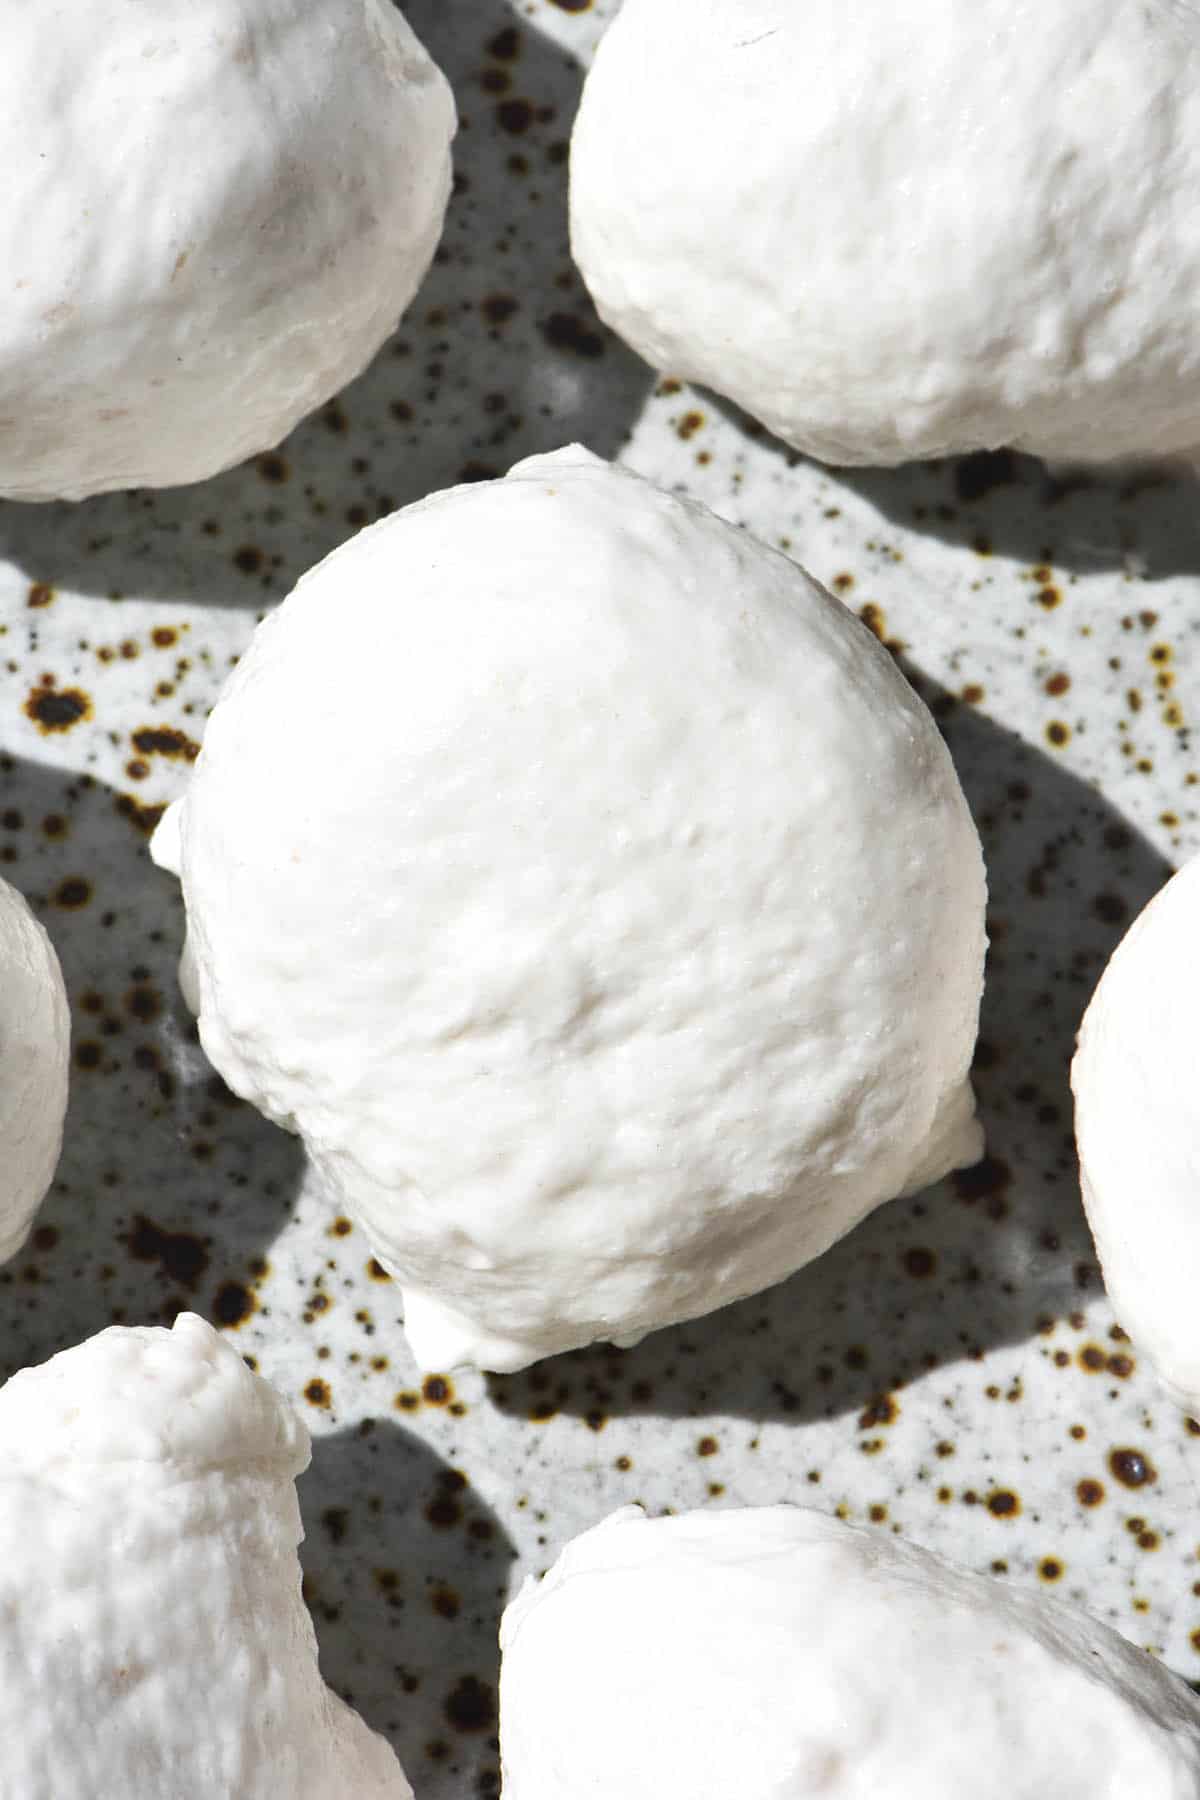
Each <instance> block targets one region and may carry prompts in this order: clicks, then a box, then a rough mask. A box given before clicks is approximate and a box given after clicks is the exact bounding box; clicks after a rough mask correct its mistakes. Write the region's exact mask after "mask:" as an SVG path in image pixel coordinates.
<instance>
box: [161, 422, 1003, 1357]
mask: <svg viewBox="0 0 1200 1800" xmlns="http://www.w3.org/2000/svg"><path fill="white" fill-rule="evenodd" d="M331 621H336V626H337V629H336V630H331ZM157 853H158V855H159V857H160V859H162V860H164V861H166V862H168V863H170V862H174V861H177V860H179V859H181V862H182V875H183V884H184V892H185V897H186V901H187V906H188V914H189V921H190V934H191V942H190V946H189V951H188V955H187V959H186V963H187V968H186V976H187V984H188V987H189V988H190V989H191V990H192V991H193V992H194V993H195V994H196V997H197V998H198V1000H199V1007H200V1031H201V1036H202V1039H203V1042H204V1045H205V1048H206V1050H207V1051H208V1054H209V1056H210V1057H211V1058H212V1060H213V1062H214V1063H215V1064H216V1065H217V1067H218V1068H219V1069H220V1070H221V1072H222V1074H223V1075H224V1077H225V1079H226V1080H227V1081H228V1082H229V1084H230V1085H231V1086H232V1087H233V1088H234V1089H235V1090H236V1091H237V1092H238V1093H240V1094H242V1095H244V1096H246V1097H247V1098H250V1099H252V1100H253V1101H254V1102H255V1103H256V1104H257V1105H258V1106H260V1107H261V1108H262V1109H263V1110H264V1111H265V1112H267V1113H268V1114H269V1115H270V1116H271V1117H273V1118H275V1119H277V1120H279V1121H280V1122H281V1123H284V1124H286V1125H289V1126H291V1127H292V1128H294V1129H297V1130H299V1131H300V1132H301V1134H302V1135H303V1137H304V1139H305V1141H306V1143H307V1145H308V1148H309V1150H310V1152H311V1154H312V1156H313V1158H314V1160H315V1162H316V1164H317V1166H318V1168H319V1169H320V1171H321V1172H322V1174H323V1176H324V1178H325V1181H326V1184H327V1186H328V1188H329V1189H330V1192H331V1196H332V1198H333V1199H334V1200H335V1201H336V1203H337V1204H338V1205H340V1206H342V1207H343V1208H345V1209H346V1210H348V1211H349V1212H350V1213H351V1214H353V1215H354V1216H355V1217H357V1218H359V1219H360V1220H361V1221H362V1222H363V1224H364V1226H365V1227H366V1230H367V1232H368V1235H369V1237H370V1238H371V1240H372V1242H373V1245H374V1248H375V1250H376V1253H377V1254H378V1255H379V1257H380V1258H381V1259H382V1260H383V1261H384V1262H385V1263H386V1264H387V1266H388V1267H389V1268H391V1269H392V1270H393V1271H394V1272H395V1273H396V1275H397V1276H398V1277H399V1279H400V1281H401V1283H402V1285H403V1287H404V1291H405V1316H406V1323H407V1327H408V1330H409V1335H410V1339H411V1341H412V1343H413V1346H414V1349H415V1351H416V1354H417V1356H418V1358H419V1360H421V1361H422V1362H423V1363H425V1365H426V1366H427V1367H434V1368H443V1367H446V1366H453V1365H455V1364H460V1363H476V1364H479V1365H480V1366H483V1367H487V1368H497V1369H505V1368H517V1367H520V1366H521V1365H522V1364H525V1363H528V1362H530V1361H533V1360H535V1359H536V1358H537V1357H539V1356H541V1355H545V1354H548V1353H550V1352H552V1351H555V1350H559V1349H564V1348H568V1347H570V1346H572V1345H577V1344H582V1343H586V1342H588V1341H590V1340H592V1339H596V1338H616V1339H618V1340H620V1339H625V1340H628V1339H630V1338H635V1337H637V1336H638V1335H640V1334H643V1333H645V1332H646V1331H648V1330H650V1329H651V1328H653V1327H654V1326H657V1325H662V1324H665V1323H668V1322H671V1321H674V1320H678V1319H681V1318H687V1317H691V1316H695V1315H696V1314H699V1313H702V1312H706V1311H710V1310H712V1309H713V1308H715V1307H717V1306H720V1305H722V1304H723V1303H725V1302H726V1301H729V1300H732V1299H735V1298H740V1297H741V1296H743V1295H745V1294H747V1293H749V1292H752V1291H754V1290H756V1289H759V1288H762V1287H765V1286H767V1285H769V1284H771V1283H773V1282H775V1281H777V1280H780V1279H781V1278H782V1277H784V1276H785V1275H788V1274H790V1273H791V1272H792V1271H793V1270H794V1269H796V1268H798V1267H799V1266H800V1265H802V1264H803V1263H805V1262H807V1261H809V1260H810V1259H811V1258H813V1257H815V1256H817V1255H818V1254H820V1252H821V1251H823V1250H824V1249H826V1248H827V1247H828V1246H829V1245H830V1244H831V1243H832V1242H833V1241H834V1240H835V1239H836V1238H838V1237H840V1236H841V1235H842V1234H843V1233H844V1232H845V1231H847V1230H849V1228H850V1227H851V1226H852V1225H854V1224H855V1223H856V1222H857V1221H858V1220H859V1219H860V1218H862V1217H863V1215H864V1214H865V1213H867V1212H868V1211H870V1210H871V1208H873V1207H874V1206H876V1205H878V1204H879V1202H881V1201H883V1200H887V1199H890V1198H892V1197H893V1196H895V1195H896V1194H898V1193H900V1192H901V1191H902V1190H905V1189H910V1188H914V1187H919V1186H921V1185H923V1184H925V1183H927V1182H928V1181H931V1180H933V1179H935V1178H936V1177H938V1176H940V1175H942V1174H944V1173H945V1172H946V1171H947V1170H948V1169H950V1168H952V1167H955V1166H957V1165H959V1164H961V1163H963V1162H969V1161H972V1160H974V1159H975V1158H976V1157H977V1155H978V1154H979V1150H980V1136H979V1129H978V1126H977V1125H976V1123H975V1122H974V1106H973V1099H972V1095H971V1091H970V1087H969V1083H968V1068H969V1064H970V1059H971V1053H972V1048H973V1044H974V1038H975V1031H976V1022H977V1013H978V1004H979V995H980V986H981V979H982V964H983V954H984V932H983V911H984V877H983V868H982V861H981V856H980V850H979V843H978V839H977V836H976V833H975V829H974V826H973V824H972V822H971V818H970V815H969V813H968V811H967V807H966V803H965V801H964V799H963V796H962V792H961V790H960V788H959V785H958V782H957V779H956V777H955V774H954V770H953V767H952V765H951V763H950V759H949V756H948V754H947V752H946V749H945V746H944V745H943V743H942V740H941V738H940V736H939V735H938V732H937V730H936V729H935V727H934V725H933V722H932V720H931V719H930V717H929V715H928V713H927V712H926V710H925V708H924V707H923V705H922V704H921V703H920V701H919V700H917V698H916V697H915V695H914V694H913V692H912V690H911V689H910V688H909V686H908V684H907V683H906V682H905V681H904V680H903V679H902V677H901V676H900V675H899V674H898V672H897V670H896V668H895V666H894V664H893V662H892V660H891V658H890V657H889V656H888V654H887V653H886V652H885V651H884V650H883V649H882V648H881V646H880V645H879V644H878V643H877V642H876V640H875V639H874V638H873V637H872V636H871V634H870V633H869V632H868V631H867V630H866V629H865V628H864V627H863V626H862V625H861V624H860V623H859V621H858V620H857V619H855V618H854V617H852V615H851V614H850V613H849V612H848V611H847V610H846V609H845V608H844V607H842V606H841V605H840V604H839V603H838V602H836V601H834V600H833V599H831V597H830V596H829V595H828V594H827V593H825V592H824V590H822V589H820V588H818V587H817V586H816V584H815V583H813V582H812V581H810V580H809V578H808V577H807V576H806V575H805V574H804V573H803V572H802V571H801V570H799V569H798V568H797V567H796V565H795V564H794V563H792V562H790V561H789V560H788V559H787V558H786V557H784V556H782V555H780V554H778V553H776V552H773V551H769V550H767V549H765V548H764V547H763V546H762V545H760V544H758V543H756V542H755V541H754V540H753V539H751V538H750V537H748V536H747V535H745V534H744V533H742V532H739V531H737V530H735V529H733V528H732V527H730V526H728V525H726V524H724V523H722V522H721V521H719V520H718V519H716V518H715V517H714V516H713V515H712V514H710V513H708V512H707V511H705V510H704V509H703V508H700V507H698V506H696V505H694V504H691V503H686V502H683V501H681V500H678V499H675V498H672V497H669V496H668V495H666V494H664V493H662V492H661V491H659V490H658V489H656V488H653V487H651V486H650V485H649V484H647V483H645V482H643V481H641V480H639V479H638V478H637V477H636V476H633V475H630V474H629V473H627V472H623V471H620V470H617V469H614V468H611V467H609V466H608V465H607V464H604V463H602V462H600V461H599V460H598V459H597V458H595V457H592V456H590V455H588V453H587V452H585V451H581V450H578V449H573V450H565V451H561V452H558V453H556V454H554V455H552V456H546V457H541V458H536V459H532V460H530V461H528V462H526V463H523V464H520V465H518V466H517V467H516V468H515V469H514V470H513V471H512V472H511V473H510V475H509V476H508V478H507V479H505V480H503V481H497V482H491V483H485V484H479V485H474V486H470V487H464V488H458V489H454V490H451V491H449V492H446V493H443V494H439V495H436V496H434V497H433V498H432V499H430V500H427V501H424V502H422V503H421V504H419V505H417V506H415V507H412V508H409V509H407V510H406V511H404V512H402V513H400V514H397V515H395V516H394V517H393V518H391V519H390V520H387V521H385V522H384V523H382V524H381V525H379V526H377V527H375V528H374V529H372V530H370V531H366V532H363V533H361V534H360V535H359V536H358V537H357V538H355V539H354V540H353V541H352V542H351V543H349V544H348V545H346V546H345V547H344V548H343V549H341V550H340V551H338V552H336V553H335V555H333V556H332V557H330V558H329V559H328V560H327V561H326V562H325V563H324V564H323V565H322V566H321V567H320V568H318V569H317V570H316V571H315V572H314V573H312V574H310V575H309V576H308V577H306V579H305V580H304V581H302V582H301V584H300V586H299V587H298V589H297V590H296V592H295V594H294V595H293V596H292V597H291V598H290V599H289V600H287V601H286V602H285V603H284V605H283V606H282V607H281V608H280V609H279V610H278V611H277V612H276V613H275V614H274V615H273V616H272V617H271V618H270V619H268V620H267V621H266V623H265V624H263V625H262V626H261V627H260V629H259V630H258V632H257V634H256V636H255V639H254V641H253V643H252V645H251V648H250V650H249V652H248V653H247V655H246V656H245V657H244V658H243V660H242V662H241V663H240V665H239V667H238V669H237V670H236V672H235V673H234V675H233V676H232V677H231V679H230V681H229V683H228V685H227V688H226V690H225V691H224V694H223V696H222V698H221V700H220V702H219V704H218V706H217V708H216V710H215V711H214V713H213V715H212V718H211V720H210V722H209V724H208V727H207V731H206V736H205V741H204V747H203V750H202V754H201V756H200V760H199V762H198V764H197V767H196V771H195V774H194V778H193V782H192V786H191V788H190V790H189V792H188V794H187V796H186V797H185V799H184V801H183V802H182V807H181V810H180V812H179V813H178V814H177V815H175V814H172V815H169V822H168V824H167V825H166V826H165V827H164V828H163V830H162V831H161V834H160V837H159V840H158V843H157Z"/></svg>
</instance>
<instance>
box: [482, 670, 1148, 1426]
mask: <svg viewBox="0 0 1200 1800" xmlns="http://www.w3.org/2000/svg"><path fill="white" fill-rule="evenodd" d="M907 672H908V673H909V675H910V678H912V679H913V680H914V685H916V686H917V687H918V688H919V690H920V691H921V693H922V694H923V695H924V697H925V699H926V700H927V702H928V703H929V704H930V705H931V706H932V708H933V710H934V712H935V715H936V716H937V717H938V719H939V722H940V724H941V726H942V729H943V731H944V732H945V735H946V737H947V739H948V741H949V744H950V747H951V750H952V752H953V754H954V758H955V762H956V765H957V768H958V771H959V775H960V778H961V780H962V783H963V786H964V788H965V790H966V793H967V797H968V799H969V801H970V803H971V807H972V811H973V813H974V815H975V819H976V822H977V824H978V826H979V829H980V833H981V836H982V838H983V843H984V850H985V854H986V857H987V862H988V872H989V883H990V895H991V900H990V907H989V929H990V935H991V941H992V947H991V952H990V956H989V965H988V980H987V989H986V993H985V998H984V1006H983V1017H982V1023H981V1032H980V1041H979V1047H978V1052H977V1057H976V1064H975V1078H976V1084H977V1089H978V1094H979V1101H980V1110H981V1114H982V1118H983V1122H984V1126H985V1128H986V1132H987V1145H988V1153H987V1158H986V1160H985V1161H984V1162H983V1163H981V1164H980V1165H979V1166H978V1167H977V1168H974V1169H968V1170H964V1171H962V1172H961V1173H960V1174H959V1175H958V1176H956V1177H954V1178H952V1179H951V1180H948V1181H945V1182H942V1183H940V1184H938V1185H937V1186H936V1187H934V1188H931V1189H930V1190H929V1191H928V1192H926V1193H924V1194H922V1195H920V1196H918V1197H917V1198H915V1199H912V1200H904V1201H896V1202H893V1203H892V1204H891V1205H888V1206H884V1207H883V1208H881V1209H880V1210H879V1211H878V1212H876V1213H875V1214H873V1215H872V1216H871V1217H870V1218H869V1219H867V1220H865V1221H864V1223H863V1224H861V1225H860V1226H859V1227H858V1228H857V1229H856V1230H855V1231H853V1232H852V1233H851V1234H850V1235H849V1236H848V1237H846V1238H844V1239H843V1240H842V1242H841V1243H840V1244H838V1245H836V1246H835V1247H834V1249H833V1250H831V1251H830V1252H829V1253H828V1254H827V1255H826V1256H824V1257H822V1258H820V1259H819V1260H818V1261H817V1262H815V1263H812V1264H810V1265H809V1266H808V1267H807V1268H805V1269H803V1270H801V1271H800V1273H799V1274H797V1275H795V1276H793V1277H792V1278H791V1279H790V1280H789V1281H787V1282H785V1283H784V1284H783V1285H782V1286H780V1287H778V1288H775V1289H773V1290H771V1291H769V1292H768V1293H765V1294H761V1295H758V1296H756V1297H754V1298H751V1299H749V1300H745V1301H742V1302H741V1303H739V1304H738V1305H736V1306H733V1307H729V1308H726V1309H725V1310H724V1311H722V1312H719V1313H714V1314H712V1315H710V1316H709V1317H707V1318H704V1319H699V1320H697V1321H695V1322H694V1323H691V1324H686V1325H680V1326H676V1327H673V1328H672V1329H670V1330H668V1331H665V1332H658V1333H655V1334H653V1335H652V1336H651V1337H649V1338H647V1339H646V1340H645V1342H644V1343H643V1344H642V1345H639V1346H638V1347H637V1348H635V1349H633V1350H630V1351H625V1352H622V1351H618V1350H615V1349H613V1348H612V1347H611V1346H608V1345H604V1346H596V1347H593V1348H591V1349H588V1350H583V1351H574V1352H571V1353H569V1354H567V1355H565V1356H560V1357H556V1358H553V1359H551V1360H549V1361H546V1362H544V1363H541V1364H538V1365H537V1366H535V1367H534V1368H532V1369H530V1370H527V1371H525V1372H524V1373H523V1374H520V1375H515V1376H505V1377H499V1376H494V1377H490V1378H489V1387H490V1392H491V1396H492V1398H493V1400H494V1401H495V1403H496V1404H497V1405H498V1406H500V1407H501V1408H502V1409H503V1410H505V1411H507V1412H512V1413H515V1414H517V1415H520V1416H532V1417H535V1418H547V1417H549V1416H551V1415H552V1414H554V1413H555V1412H559V1411H563V1412H570V1413H574V1414H577V1415H582V1416H584V1417H585V1418H587V1419H589V1421H590V1422H591V1423H592V1424H593V1425H595V1426H597V1427H598V1426H599V1425H600V1424H601V1423H602V1422H603V1420H604V1419H605V1418H607V1417H608V1416H611V1415H623V1414H630V1413H645V1414H653V1415H660V1416H669V1417H690V1416H693V1415H695V1416H699V1415H703V1414H709V1413H713V1412H717V1413H729V1414H733V1415H735V1416H738V1417H743V1418H747V1419H794V1420H805V1419H820V1418H834V1417H838V1416H840V1415H842V1414H844V1413H847V1412H855V1411H857V1412H858V1413H859V1414H860V1424H861V1425H862V1427H863V1429H864V1430H866V1431H870V1430H872V1429H873V1428H874V1427H876V1426H879V1425H882V1424H885V1423H886V1422H887V1419H888V1417H889V1405H890V1400H889V1396H891V1395H893V1394H894V1393H895V1392H896V1390H897V1389H899V1388H902V1387H903V1386H904V1385H905V1384H906V1383H908V1382H910V1381H912V1380H913V1379H914V1378H916V1377H918V1376H920V1375H921V1374H923V1373H924V1372H925V1371H927V1370H929V1369H933V1368H936V1367H938V1366H940V1365H943V1364H946V1363H951V1362H955V1361H958V1360H960V1359H962V1358H969V1357H978V1356H980V1355H981V1354H982V1353H984V1352H986V1351H988V1350H990V1349H992V1348H994V1347H996V1346H999V1345H1005V1344H1019V1343H1023V1342H1025V1341H1027V1340H1028V1339H1030V1338H1031V1337H1033V1336H1034V1335H1035V1334H1036V1333H1037V1331H1038V1330H1039V1328H1040V1327H1044V1326H1045V1325H1047V1324H1048V1323H1049V1322H1050V1321H1052V1320H1055V1319H1061V1318H1063V1317H1064V1316H1067V1315H1069V1314H1070V1313H1071V1312H1072V1311H1074V1310H1076V1309H1077V1308H1078V1307H1080V1306H1081V1305H1082V1304H1083V1303H1084V1302H1085V1301H1086V1300H1087V1298H1088V1297H1089V1296H1094V1295H1095V1294H1096V1293H1097V1292H1098V1291H1099V1289H1100V1274H1099V1269H1098V1267H1097V1264H1096V1260H1095V1253H1094V1250H1093V1246H1092V1242H1091V1237H1090V1234H1089V1232H1088V1229H1087V1223H1086V1220H1085V1218H1084V1215H1083V1210H1082V1206H1081V1204H1080V1199H1079V1190H1078V1182H1077V1174H1076V1161H1075V1151H1074V1141H1073V1133H1072V1102H1071V1094H1070V1088H1069V1079H1068V1076H1069V1067H1070V1060H1071V1055H1072V1051H1073V1047H1074V1041H1075V1033H1076V1030H1077V1028H1078V1025H1079V1022H1080V1019H1081V1017H1082V1015H1083V1012H1084V1009H1085V1007H1086V1005H1087V1002H1088V1000H1089V998H1090V996H1091V993H1092V990H1093V988H1094V986H1095V984H1096V981H1097V979H1098V978H1099V976H1100V973H1101V971H1102V969H1103V967H1104V965H1105V963H1106V961H1107V959H1108V957H1109V956H1110V954H1111V953H1112V951H1113V949H1114V948H1115V947H1116V944H1117V943H1118V941H1119V939H1120V938H1121V936H1122V935H1123V933H1124V931H1125V929H1126V927H1127V926H1128V925H1129V924H1130V923H1131V921H1132V920H1133V918H1134V916H1135V915H1136V914H1137V913H1138V912H1139V911H1140V909H1141V908H1142V907H1143V906H1144V905H1145V903H1146V902H1147V901H1148V900H1149V899H1150V897H1151V896H1152V895H1153V894H1154V893H1155V892H1156V891H1157V890H1158V888H1159V887H1161V886H1162V884H1163V882H1164V881H1165V880H1166V879H1167V877H1168V875H1169V873H1170V870H1169V867H1168V865H1167V864H1166V863H1165V862H1164V860H1163V859H1162V857H1160V856H1159V855H1158V854H1157V852H1156V851H1155V850H1154V849H1153V848H1152V847H1151V846H1150V845H1149V844H1148V843H1147V842H1146V841H1145V839H1143V838H1142V837H1141V836H1140V835H1139V834H1138V833H1137V832H1136V831H1134V830H1133V828H1132V827H1131V826H1130V825H1129V824H1128V823H1127V821H1126V820H1125V819H1124V818H1122V817H1121V815H1120V814H1119V813H1117V812H1116V811H1115V810H1114V808H1113V807H1111V806H1110V805H1109V804H1108V803H1107V802H1106V801H1105V800H1104V799H1103V798H1102V797H1101V795H1100V794H1098V793H1097V792H1096V791H1095V790H1094V789H1093V788H1091V787H1089V786H1087V785H1085V784H1084V783H1083V782H1081V781H1080V780H1079V779H1078V778H1077V777H1075V776H1074V775H1072V774H1071V773H1070V772H1069V771H1068V770H1067V769H1065V768H1064V767H1063V766H1062V765H1061V764H1060V763H1057V762H1055V761H1054V760H1053V759H1052V758H1051V757H1049V756H1047V755H1045V754H1043V753H1042V752H1040V751H1038V750H1034V749H1032V748H1030V747H1029V746H1028V745H1026V744H1025V743H1023V742H1022V741H1021V740H1020V739H1018V738H1017V737H1016V736H1014V735H1013V734H1012V733H1011V732H1008V731H1006V730H1005V729H1004V728H1003V727H1001V726H999V725H997V724H995V723H993V722H992V721H991V720H990V719H988V718H987V717H985V716H984V715H983V714H981V713H980V712H978V711H975V710H973V709H972V708H970V707H968V706H966V705H964V704H963V703H962V702H960V701H956V700H955V699H953V697H952V696H950V695H949V694H947V693H945V692H944V691H942V690H940V689H939V688H938V687H937V686H936V685H935V684H934V683H932V682H930V681H929V680H928V679H926V678H924V677H921V676H919V675H918V674H917V673H916V672H915V671H912V670H909V671H907Z"/></svg>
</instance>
